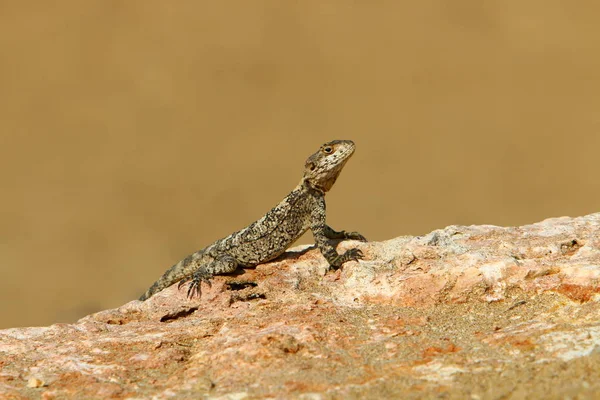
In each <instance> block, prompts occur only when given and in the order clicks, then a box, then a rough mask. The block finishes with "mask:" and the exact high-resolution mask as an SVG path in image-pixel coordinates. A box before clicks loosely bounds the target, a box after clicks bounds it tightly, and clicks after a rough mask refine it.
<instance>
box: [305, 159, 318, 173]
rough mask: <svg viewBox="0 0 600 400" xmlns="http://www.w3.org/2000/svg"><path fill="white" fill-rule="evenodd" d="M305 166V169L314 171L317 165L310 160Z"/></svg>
mask: <svg viewBox="0 0 600 400" xmlns="http://www.w3.org/2000/svg"><path fill="white" fill-rule="evenodd" d="M305 167H306V169H309V170H311V171H314V170H315V168H317V166H316V165H315V163H314V162H312V161H309V162H307V163H306V165H305Z"/></svg>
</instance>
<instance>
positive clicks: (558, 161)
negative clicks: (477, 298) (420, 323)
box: [0, 0, 600, 327]
mask: <svg viewBox="0 0 600 400" xmlns="http://www.w3.org/2000/svg"><path fill="white" fill-rule="evenodd" d="M599 15H600V3H598V2H597V1H580V2H569V1H566V0H565V1H556V0H544V1H541V0H540V1H534V0H502V1H486V2H482V1H480V0H461V1H452V2H449V1H445V0H426V1H414V2H399V1H343V0H331V1H302V2H289V1H280V0H272V1H251V2H250V1H242V0H240V1H221V2H214V1H210V2H209V1H173V2H166V1H148V0H144V1H127V2H116V1H108V0H106V1H85V2H83V1H73V2H58V3H54V2H31V3H28V2H17V1H12V2H3V3H2V4H1V5H0V54H1V60H2V61H1V63H0V166H1V169H0V174H1V175H0V177H1V182H2V193H1V194H2V196H1V197H0V201H1V203H0V205H1V207H0V213H1V214H0V221H1V223H0V239H1V240H0V269H1V276H0V304H1V306H0V307H1V308H0V310H1V313H0V315H1V318H0V326H1V327H11V326H20V325H43V324H49V323H52V322H59V321H60V322H65V321H73V320H75V319H76V318H78V317H80V316H82V315H84V314H86V313H89V312H92V311H96V310H99V309H103V308H107V307H115V306H118V305H120V304H122V303H124V302H127V301H129V300H131V299H134V298H137V297H138V296H139V294H141V293H142V292H143V291H144V290H145V289H146V288H147V286H149V285H150V284H151V283H152V282H153V280H154V279H156V278H157V277H158V276H160V274H162V272H164V270H165V269H166V268H167V267H169V266H170V265H171V264H172V263H174V262H176V261H178V260H179V259H180V258H182V257H184V256H185V255H187V254H188V253H190V252H192V251H194V250H197V249H198V248H200V247H203V246H205V245H207V244H209V243H210V242H212V241H213V240H215V239H218V238H220V237H222V236H225V235H227V234H229V233H231V232H232V231H234V230H237V229H239V228H242V227H243V226H245V225H246V224H248V223H250V222H252V221H253V220H254V219H256V218H258V217H260V216H261V215H262V214H263V213H265V212H266V211H267V210H269V209H270V207H272V206H273V205H275V204H276V203H277V202H279V200H280V199H281V198H282V197H283V196H285V195H286V194H287V192H288V191H289V190H290V189H291V188H293V187H294V186H295V185H296V183H297V182H298V180H299V179H300V175H301V171H302V166H303V164H304V160H305V159H306V157H308V155H310V154H311V153H312V152H313V151H315V150H316V148H318V146H319V145H320V144H321V143H322V142H325V141H328V140H331V139H338V138H339V139H353V140H354V141H355V142H356V144H357V152H356V154H355V156H354V157H353V159H352V160H351V161H350V163H349V164H348V165H347V166H346V169H345V171H344V172H343V173H342V175H341V178H340V179H339V180H338V183H337V184H336V186H335V187H334V188H333V191H332V192H331V193H330V195H329V196H328V207H329V213H328V219H329V222H330V224H331V225H332V226H333V227H334V228H339V229H352V230H358V231H360V232H361V233H363V234H364V235H365V236H367V237H368V238H369V239H371V240H384V239H388V238H392V237H395V236H398V235H403V234H412V235H419V234H423V233H426V232H428V231H431V230H433V229H437V228H442V227H444V226H447V225H450V224H497V225H517V224H526V223H530V222H535V221H538V220H541V219H543V218H546V217H552V216H561V215H572V216H575V215H581V214H586V213H591V212H595V211H599V210H598V207H597V204H598V200H597V199H598V196H599V195H600V184H599V183H598V171H599V168H600V160H599V159H598V152H599V149H600V146H599V145H600V135H599V128H600V108H599V100H600V24H599V23H598V16H599ZM311 240H312V238H311V237H310V236H305V237H304V238H303V242H305V243H309V242H310V241H311Z"/></svg>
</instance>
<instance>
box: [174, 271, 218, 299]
mask: <svg viewBox="0 0 600 400" xmlns="http://www.w3.org/2000/svg"><path fill="white" fill-rule="evenodd" d="M211 277H212V275H211V274H209V273H206V272H203V271H196V272H195V273H194V275H192V279H191V280H190V281H189V282H190V284H189V287H188V291H187V297H188V299H192V298H194V297H196V296H198V298H200V297H202V287H201V283H202V282H205V283H207V284H208V286H209V287H212V283H211V282H210V278H211ZM186 282H188V281H187V280H185V279H182V280H181V281H179V285H177V288H178V289H181V287H182V286H183V285H184V284H185V283H186Z"/></svg>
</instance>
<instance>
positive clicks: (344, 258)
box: [329, 248, 364, 270]
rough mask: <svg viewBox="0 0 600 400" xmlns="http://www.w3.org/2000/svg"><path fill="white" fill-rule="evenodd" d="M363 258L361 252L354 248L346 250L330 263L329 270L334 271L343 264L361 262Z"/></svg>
mask: <svg viewBox="0 0 600 400" xmlns="http://www.w3.org/2000/svg"><path fill="white" fill-rule="evenodd" d="M363 257H364V255H363V252H362V250H360V249H357V248H354V249H350V250H347V251H346V252H345V253H344V254H342V255H339V256H337V257H336V259H335V260H334V262H332V263H330V266H329V267H330V269H333V270H336V269H338V268H340V267H341V266H342V264H344V263H345V262H348V261H356V260H362V258H363Z"/></svg>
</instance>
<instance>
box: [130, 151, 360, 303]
mask: <svg viewBox="0 0 600 400" xmlns="http://www.w3.org/2000/svg"><path fill="white" fill-rule="evenodd" d="M354 148H355V146H354V142H352V141H351V140H334V141H332V142H329V143H325V144H324V145H323V146H321V148H320V149H319V151H317V152H316V153H315V154H313V155H311V156H310V157H309V158H308V159H307V160H306V164H305V168H304V176H303V177H302V180H301V181H300V183H299V184H298V186H296V188H294V190H292V192H291V193H290V194H288V195H287V196H286V197H285V198H284V199H283V200H282V201H281V203H279V204H278V205H276V206H275V207H274V208H273V209H272V210H271V211H269V212H268V213H267V214H266V215H265V216H264V217H262V218H261V219H259V220H258V221H256V222H254V223H252V224H251V225H249V226H248V227H246V228H244V229H242V230H240V231H237V232H234V233H232V234H231V235H229V236H227V237H225V238H223V239H220V240H217V241H216V242H214V243H213V244H211V245H210V246H208V247H206V248H204V249H202V250H199V251H197V252H195V253H194V254H191V255H189V256H188V257H186V258H185V259H183V260H181V261H180V262H178V263H177V264H175V265H173V266H172V267H171V268H170V269H169V270H168V271H167V272H165V274H164V275H163V276H162V277H161V278H160V279H159V280H158V281H156V282H155V283H154V284H153V285H152V286H151V287H150V289H148V290H147V291H146V293H144V294H143V295H142V296H141V297H140V300H146V299H147V298H149V297H151V296H152V295H153V294H155V293H157V292H159V291H161V290H163V289H164V288H167V287H169V286H171V285H172V284H174V283H175V282H180V286H181V284H183V283H185V282H187V281H190V280H191V283H190V286H189V289H188V296H190V297H191V296H194V295H195V294H198V295H199V294H200V283H201V282H202V281H205V282H207V283H209V284H210V278H211V277H212V276H214V275H220V274H226V273H230V272H233V271H235V270H236V269H237V268H238V267H252V266H255V265H257V264H260V263H263V262H266V261H269V260H272V259H274V258H276V257H278V256H280V255H281V254H282V253H283V252H285V250H286V249H287V248H288V247H289V246H290V245H291V244H292V243H294V242H295V241H296V240H297V239H298V238H299V237H300V236H302V234H303V233H304V232H306V231H307V230H308V229H310V230H311V231H312V233H313V236H314V238H315V242H316V244H317V247H318V248H319V250H320V251H321V253H323V256H325V258H326V259H327V261H328V262H329V264H330V265H331V267H332V268H334V269H336V268H339V267H340V266H341V265H342V264H343V263H345V262H346V261H350V260H357V259H360V258H362V253H361V251H360V250H358V249H350V250H348V251H346V252H345V253H344V254H338V253H337V252H336V250H335V248H334V247H333V245H332V244H331V243H330V239H355V240H362V241H365V240H366V239H365V238H364V237H363V236H362V235H360V234H359V233H357V232H345V231H341V232H337V231H334V230H333V229H331V228H330V227H329V226H327V224H326V223H325V193H326V192H328V191H329V189H331V187H332V186H333V184H334V183H335V181H336V179H337V177H338V176H339V174H340V172H341V171H342V168H343V167H344V165H345V164H346V162H347V161H348V159H349V158H350V157H351V156H352V154H354Z"/></svg>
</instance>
